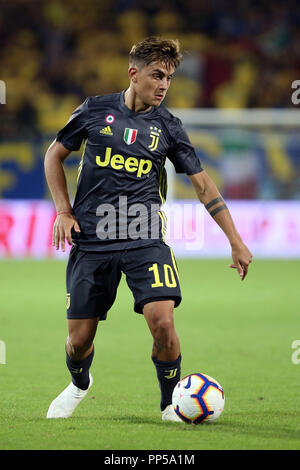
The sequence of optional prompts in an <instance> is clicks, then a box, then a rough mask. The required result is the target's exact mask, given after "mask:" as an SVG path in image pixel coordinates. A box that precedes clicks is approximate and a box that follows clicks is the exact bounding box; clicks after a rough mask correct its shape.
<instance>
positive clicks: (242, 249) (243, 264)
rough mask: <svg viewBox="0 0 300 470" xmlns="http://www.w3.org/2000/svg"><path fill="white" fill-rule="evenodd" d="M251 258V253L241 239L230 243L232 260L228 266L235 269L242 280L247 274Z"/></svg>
mask: <svg viewBox="0 0 300 470" xmlns="http://www.w3.org/2000/svg"><path fill="white" fill-rule="evenodd" d="M252 258H253V255H252V253H251V252H250V251H249V250H248V248H247V247H246V245H245V244H244V243H243V242H242V241H241V242H239V243H237V244H235V245H232V260H233V264H230V265H229V267H230V268H234V269H237V271H238V274H239V276H240V278H241V280H242V281H243V280H244V279H245V277H246V276H247V274H248V267H249V264H250V263H251V261H252Z"/></svg>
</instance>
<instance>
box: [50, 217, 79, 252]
mask: <svg viewBox="0 0 300 470" xmlns="http://www.w3.org/2000/svg"><path fill="white" fill-rule="evenodd" d="M73 228H74V230H75V232H80V227H79V225H78V222H77V220H76V219H75V217H74V216H73V214H59V215H58V216H57V217H56V219H55V222H54V225H53V235H52V245H53V246H55V248H56V249H57V250H59V247H60V248H61V251H65V249H66V246H65V240H67V242H68V243H69V245H72V236H71V230H72V229H73Z"/></svg>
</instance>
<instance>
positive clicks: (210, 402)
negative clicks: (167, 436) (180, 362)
mask: <svg viewBox="0 0 300 470" xmlns="http://www.w3.org/2000/svg"><path fill="white" fill-rule="evenodd" d="M172 404H173V407H174V410H175V413H176V414H177V415H178V416H179V417H180V418H181V419H182V420H183V421H185V422H186V423H193V424H199V423H203V421H205V422H210V423H211V422H212V421H215V420H216V419H217V418H218V417H219V416H220V414H221V413H222V411H223V408H224V404H225V395H224V392H223V389H222V387H221V385H220V384H219V383H218V382H217V381H216V380H215V379H213V378H212V377H210V376H209V375H206V374H190V375H187V376H186V377H184V378H183V379H181V380H180V381H179V382H178V383H177V385H176V386H175V388H174V390H173V396H172Z"/></svg>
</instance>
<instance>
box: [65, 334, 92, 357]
mask: <svg viewBox="0 0 300 470" xmlns="http://www.w3.org/2000/svg"><path fill="white" fill-rule="evenodd" d="M92 344H93V340H91V339H90V338H89V337H87V336H84V335H81V334H74V333H73V334H72V335H69V336H68V338H67V352H68V354H69V356H70V357H71V358H73V359H75V360H76V359H77V358H78V359H80V358H81V356H82V355H83V354H84V353H85V352H86V351H87V350H88V349H89V348H90V347H91V346H92Z"/></svg>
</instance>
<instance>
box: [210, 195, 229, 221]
mask: <svg viewBox="0 0 300 470" xmlns="http://www.w3.org/2000/svg"><path fill="white" fill-rule="evenodd" d="M219 202H223V204H221V205H220V206H218V207H216V208H215V209H213V210H212V211H208V212H209V213H210V215H211V216H212V217H214V216H215V215H216V214H218V213H219V212H221V211H223V210H225V209H227V206H226V204H225V202H224V199H223V198H222V197H216V198H215V199H213V200H212V201H210V202H209V203H208V204H205V208H206V209H207V210H208V209H211V208H213V207H214V206H215V205H216V204H218V203H219Z"/></svg>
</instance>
